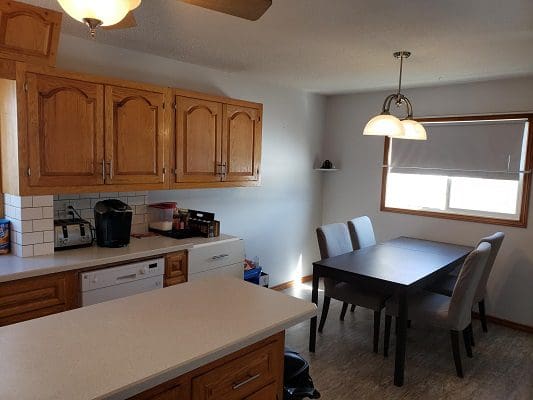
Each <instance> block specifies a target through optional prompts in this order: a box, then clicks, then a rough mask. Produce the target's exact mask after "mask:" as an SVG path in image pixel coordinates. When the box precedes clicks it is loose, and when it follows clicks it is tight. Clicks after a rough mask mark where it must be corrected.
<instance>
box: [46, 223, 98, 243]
mask: <svg viewBox="0 0 533 400" xmlns="http://www.w3.org/2000/svg"><path fill="white" fill-rule="evenodd" d="M92 244H93V232H92V229H91V224H90V222H89V221H86V220H84V219H81V218H72V219H57V220H54V249H55V250H66V249H74V248H78V247H87V246H91V245H92Z"/></svg>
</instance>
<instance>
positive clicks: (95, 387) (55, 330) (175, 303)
mask: <svg viewBox="0 0 533 400" xmlns="http://www.w3.org/2000/svg"><path fill="white" fill-rule="evenodd" d="M315 315H316V306H315V305H314V304H312V303H309V302H306V301H304V300H300V299H296V298H294V297H290V296H287V295H285V294H283V293H280V292H276V291H273V290H271V289H266V288H262V287H259V286H256V285H252V284H250V283H247V282H244V281H242V280H239V279H235V278H212V279H206V280H201V281H196V282H190V283H184V284H181V285H176V286H171V287H168V288H164V289H159V290H153V291H151V292H147V293H141V294H138V295H135V296H130V297H125V298H121V299H117V300H113V301H109V302H105V303H100V304H96V305H93V306H89V307H85V308H80V309H77V310H72V311H67V312H64V313H60V314H55V315H51V316H48V317H44V318H38V319H34V320H30V321H26V322H21V323H18V324H15V325H10V326H6V327H3V328H0V354H1V357H0V382H1V384H0V399H2V400H15V399H16V400H34V399H40V400H52V399H53V400H61V399H65V400H72V399H78V400H82V399H124V398H127V397H129V396H132V395H134V394H136V393H139V392H141V391H144V390H146V389H148V388H150V387H153V386H156V385H158V384H160V383H162V382H165V381H167V380H170V379H173V378H175V377H178V376H180V375H183V374H185V373H187V372H189V371H192V370H193V369H196V368H198V367H200V366H202V365H205V364H207V363H209V362H211V361H214V360H216V359H219V358H221V357H223V356H225V355H228V354H230V353H233V352H235V351H238V350H240V349H242V348H244V347H246V346H248V345H250V344H252V343H255V342H257V341H259V340H262V339H264V338H266V337H268V336H271V335H273V334H275V333H277V332H280V331H282V330H284V329H287V328H288V327H290V326H292V325H295V324H297V323H300V322H303V321H305V320H307V319H309V318H310V317H313V316H315Z"/></svg>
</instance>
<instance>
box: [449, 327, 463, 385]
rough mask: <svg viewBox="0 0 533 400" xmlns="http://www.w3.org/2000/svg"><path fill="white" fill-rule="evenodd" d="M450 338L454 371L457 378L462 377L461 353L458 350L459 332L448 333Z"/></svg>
mask: <svg viewBox="0 0 533 400" xmlns="http://www.w3.org/2000/svg"><path fill="white" fill-rule="evenodd" d="M450 338H451V341H452V352H453V361H454V362H455V370H456V371H457V376H458V377H459V378H462V377H463V366H462V364H461V352H460V350H459V332H458V331H450Z"/></svg>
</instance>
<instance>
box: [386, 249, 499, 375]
mask: <svg viewBox="0 0 533 400" xmlns="http://www.w3.org/2000/svg"><path fill="white" fill-rule="evenodd" d="M490 251H491V245H490V244H489V243H487V242H481V243H480V244H479V245H478V246H477V247H476V249H475V250H474V251H472V252H471V253H470V254H469V255H468V257H467V258H466V260H465V262H464V264H463V267H462V268H461V271H460V272H459V275H458V277H457V281H456V283H455V286H454V288H453V293H452V296H451V297H448V296H445V295H442V294H439V293H433V292H430V291H427V290H421V291H419V292H417V293H414V294H413V295H412V296H410V297H408V299H407V304H408V305H407V314H408V315H407V317H408V318H409V319H412V320H415V321H421V322H425V323H428V324H430V325H433V326H436V327H440V328H444V329H448V330H449V331H450V336H451V342H452V352H453V359H454V361H455V369H456V372H457V376H458V377H460V378H462V377H463V367H462V363H461V353H460V350H459V332H462V333H463V338H464V342H465V347H466V353H467V355H468V357H472V348H471V347H470V345H471V343H470V333H471V332H470V330H471V329H472V321H471V317H472V315H471V314H472V313H471V311H472V304H473V301H474V297H475V295H476V291H477V287H478V285H479V282H480V281H481V278H482V276H483V272H484V270H485V266H486V264H487V261H488V259H489V257H490ZM393 316H394V317H397V316H398V300H397V299H396V298H391V299H389V300H388V301H387V302H386V305H385V340H384V345H383V354H384V355H385V356H387V355H388V350H389V340H390V327H391V319H392V317H393Z"/></svg>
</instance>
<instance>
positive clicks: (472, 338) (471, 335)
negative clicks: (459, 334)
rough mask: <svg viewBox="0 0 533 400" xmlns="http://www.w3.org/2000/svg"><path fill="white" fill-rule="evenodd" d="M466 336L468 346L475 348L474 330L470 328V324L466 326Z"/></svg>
mask: <svg viewBox="0 0 533 400" xmlns="http://www.w3.org/2000/svg"><path fill="white" fill-rule="evenodd" d="M468 334H469V336H470V344H471V345H472V347H476V342H475V341H474V329H473V328H472V323H470V325H468Z"/></svg>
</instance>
